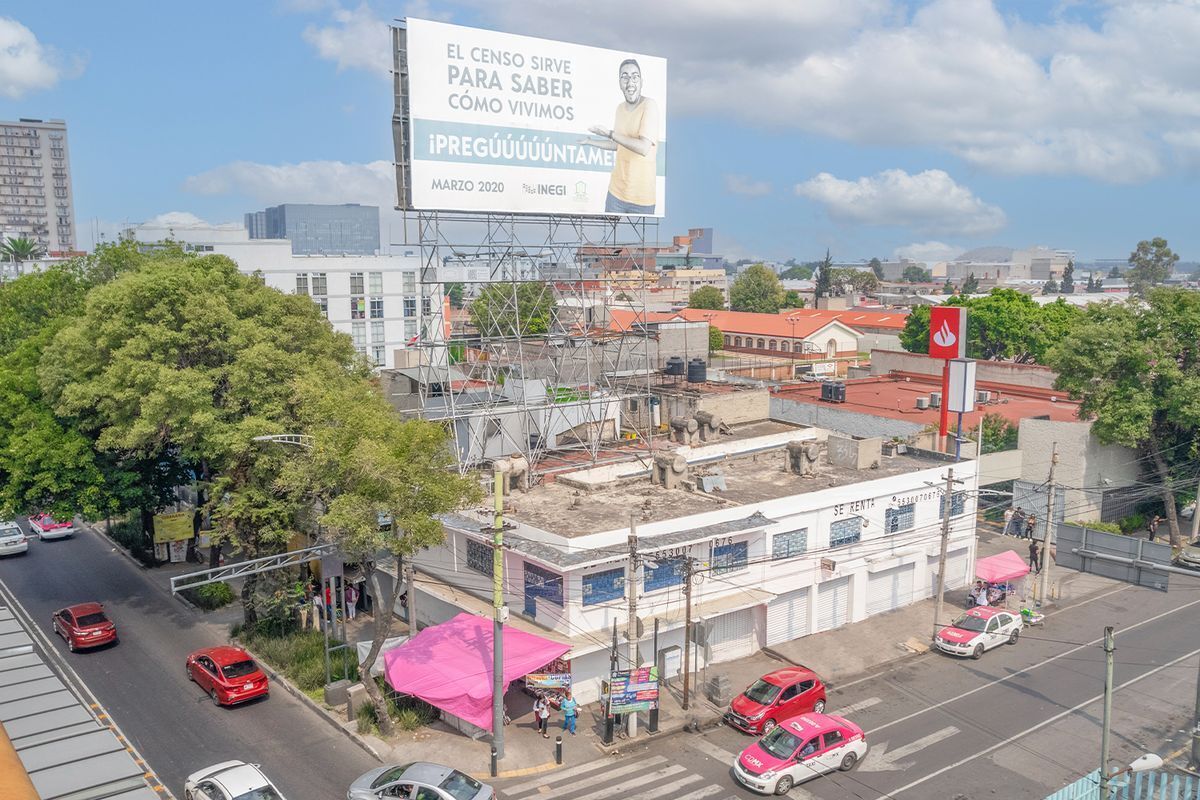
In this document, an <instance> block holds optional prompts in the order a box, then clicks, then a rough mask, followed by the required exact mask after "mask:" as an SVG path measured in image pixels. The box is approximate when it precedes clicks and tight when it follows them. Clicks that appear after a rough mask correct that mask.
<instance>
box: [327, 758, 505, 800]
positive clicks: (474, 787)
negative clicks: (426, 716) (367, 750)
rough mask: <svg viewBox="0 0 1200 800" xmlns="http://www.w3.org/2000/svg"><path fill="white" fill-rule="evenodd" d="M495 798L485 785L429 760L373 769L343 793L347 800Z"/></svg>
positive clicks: (494, 793)
mask: <svg viewBox="0 0 1200 800" xmlns="http://www.w3.org/2000/svg"><path fill="white" fill-rule="evenodd" d="M495 796H496V792H495V791H494V790H493V789H492V787H490V786H488V785H487V784H486V783H480V782H479V781H477V780H475V779H474V778H472V777H471V776H470V775H466V774H464V773H462V772H459V771H458V770H456V769H454V767H444V766H442V765H441V764H431V763H429V762H428V761H416V762H413V763H412V764H395V765H392V766H388V767H376V768H375V769H373V770H371V771H369V772H364V773H363V774H362V775H359V776H358V778H357V779H356V780H355V781H354V783H352V784H350V789H349V790H348V791H347V792H346V800H387V798H392V797H403V798H411V800H492V799H493V798H494V797H495Z"/></svg>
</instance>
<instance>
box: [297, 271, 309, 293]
mask: <svg viewBox="0 0 1200 800" xmlns="http://www.w3.org/2000/svg"><path fill="white" fill-rule="evenodd" d="M296 294H308V273H307V272H297V273H296Z"/></svg>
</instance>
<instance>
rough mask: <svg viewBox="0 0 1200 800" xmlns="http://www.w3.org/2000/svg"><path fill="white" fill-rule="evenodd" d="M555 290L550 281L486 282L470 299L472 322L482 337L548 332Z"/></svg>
mask: <svg viewBox="0 0 1200 800" xmlns="http://www.w3.org/2000/svg"><path fill="white" fill-rule="evenodd" d="M556 305H557V304H556V303H555V300H554V291H553V290H552V289H551V287H550V285H549V284H546V283H541V282H536V281H535V282H529V283H489V284H487V285H485V286H484V287H483V288H482V289H481V290H480V292H479V296H478V297H476V298H475V299H474V300H472V301H471V305H470V307H469V311H470V313H471V323H472V324H473V325H474V326H475V328H476V330H478V331H479V333H480V334H482V335H483V336H498V337H514V336H536V335H539V334H543V333H549V332H550V326H551V325H552V324H553V321H554V308H555V306H556Z"/></svg>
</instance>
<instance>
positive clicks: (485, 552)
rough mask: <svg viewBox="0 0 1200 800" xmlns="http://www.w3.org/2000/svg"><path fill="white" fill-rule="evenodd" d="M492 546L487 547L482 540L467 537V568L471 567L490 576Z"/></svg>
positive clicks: (492, 564)
mask: <svg viewBox="0 0 1200 800" xmlns="http://www.w3.org/2000/svg"><path fill="white" fill-rule="evenodd" d="M492 556H493V551H492V548H490V547H488V546H487V545H486V544H484V543H483V542H477V541H475V540H474V539H467V568H468V569H473V570H475V571H476V572H478V573H480V574H483V575H487V576H488V577H489V578H490V577H491V576H492V574H493V573H492V567H493V566H494V563H495V562H494V561H493V559H492Z"/></svg>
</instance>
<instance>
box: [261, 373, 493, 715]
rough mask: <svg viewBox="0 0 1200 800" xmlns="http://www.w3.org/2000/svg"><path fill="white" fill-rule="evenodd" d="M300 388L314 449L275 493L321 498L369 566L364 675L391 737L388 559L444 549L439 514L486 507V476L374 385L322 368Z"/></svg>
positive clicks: (343, 541)
mask: <svg viewBox="0 0 1200 800" xmlns="http://www.w3.org/2000/svg"><path fill="white" fill-rule="evenodd" d="M293 389H294V396H295V398H296V404H297V408H298V417H299V424H300V426H301V428H302V429H303V430H304V431H305V432H306V433H307V434H308V435H310V436H312V448H311V450H307V451H306V454H307V457H303V458H293V459H291V460H290V463H289V464H288V465H287V467H286V468H285V469H284V470H282V472H281V475H280V478H279V481H278V482H277V484H276V490H277V492H278V493H281V494H284V495H286V496H288V497H290V498H292V501H293V502H294V503H297V504H308V505H310V506H311V505H312V504H314V503H318V502H319V503H320V505H321V507H324V508H325V511H324V513H323V514H322V515H321V525H322V529H323V531H324V535H325V536H326V537H327V539H328V540H331V541H334V542H336V543H337V545H338V549H339V550H340V551H341V552H342V553H343V554H344V555H345V556H346V558H347V559H348V560H351V561H357V562H358V563H359V564H360V565H361V566H362V569H363V573H364V577H365V578H366V580H367V582H368V585H370V586H371V591H372V594H373V596H374V598H375V603H376V608H377V613H376V614H375V624H374V631H373V635H372V638H371V649H370V650H369V651H368V653H367V655H366V658H364V659H363V662H362V664H361V665H360V666H359V674H360V675H362V676H363V685H364V687H365V688H366V690H367V694H368V695H369V696H370V697H371V702H372V703H373V704H374V706H375V711H376V718H377V719H378V721H379V727H380V729H381V730H382V731H383V733H384V734H390V733H391V732H392V723H391V719H390V718H389V716H388V713H387V705H386V699H385V698H384V697H383V695H382V694H381V693H380V691H379V686H378V684H376V682H375V681H374V680H373V679H371V678H370V677H368V676H369V675H370V673H371V668H372V666H373V665H374V664H375V661H376V659H378V657H379V653H380V651H381V650H382V648H383V643H384V641H386V640H387V638H388V636H389V635H390V633H391V625H392V613H391V609H393V608H395V606H396V603H397V601H398V599H399V597H400V593H401V591H402V590H403V587H404V584H403V582H402V581H400V580H399V579H398V578H399V574H397V576H396V577H397V579H396V580H391V581H386V580H384V578H383V575H381V574H380V570H379V560H380V558H381V557H385V556H391V557H394V558H395V559H396V563H397V567H399V564H400V562H401V561H402V560H403V559H411V558H412V557H413V556H414V554H416V553H417V552H419V551H420V550H422V549H423V548H426V547H431V546H435V545H438V544H440V543H441V542H442V541H443V540H444V538H445V536H444V533H443V529H442V523H441V520H440V516H441V515H443V514H447V513H449V512H451V511H456V510H458V509H461V508H463V507H466V506H469V505H471V504H472V503H476V502H478V500H479V499H480V495H481V493H480V491H479V482H478V478H477V477H476V476H470V475H459V474H458V472H457V470H456V469H455V468H454V455H453V448H452V447H451V442H450V440H449V434H448V433H447V432H446V430H445V429H444V428H443V427H441V426H440V425H438V424H437V423H432V422H427V421H424V420H402V419H401V418H400V417H399V416H398V415H397V414H396V413H395V412H394V411H393V410H392V408H391V406H390V405H389V404H388V402H387V400H386V399H385V398H384V397H383V394H382V393H381V392H380V391H379V388H378V387H377V386H376V385H375V384H374V382H372V381H369V380H366V379H364V378H353V377H347V376H345V375H344V373H342V372H341V371H334V372H332V373H329V372H322V371H321V370H316V369H313V370H306V371H304V373H303V374H302V375H301V378H300V379H299V380H297V381H296V382H294V384H293ZM397 573H399V569H397ZM413 632H414V633H415V632H416V625H415V622H414V624H413Z"/></svg>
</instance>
